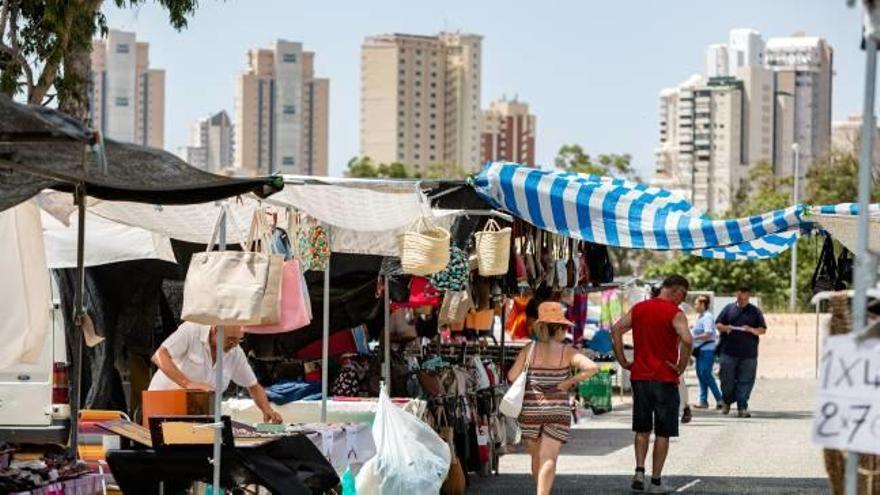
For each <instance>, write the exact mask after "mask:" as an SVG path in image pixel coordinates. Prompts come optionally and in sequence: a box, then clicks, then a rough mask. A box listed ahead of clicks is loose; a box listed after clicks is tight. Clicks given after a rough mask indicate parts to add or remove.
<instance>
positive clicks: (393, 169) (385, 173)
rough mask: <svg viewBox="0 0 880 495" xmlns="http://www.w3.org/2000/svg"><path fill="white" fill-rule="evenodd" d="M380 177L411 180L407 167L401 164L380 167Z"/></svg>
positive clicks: (395, 163)
mask: <svg viewBox="0 0 880 495" xmlns="http://www.w3.org/2000/svg"><path fill="white" fill-rule="evenodd" d="M379 177H386V178H389V179H408V178H410V175H409V172H407V170H406V165H404V164H402V163H400V162H394V163H391V164H389V165H385V164H382V165H379Z"/></svg>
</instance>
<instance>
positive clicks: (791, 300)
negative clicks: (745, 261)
mask: <svg viewBox="0 0 880 495" xmlns="http://www.w3.org/2000/svg"><path fill="white" fill-rule="evenodd" d="M791 151H792V152H793V153H794V194H793V195H792V196H793V197H794V204H795V206H797V204H798V201H800V192H801V185H800V184H801V182H800V176H801V167H800V161H801V160H800V158H801V152H800V146H799V145H798V144H797V143H794V144H792V145H791ZM797 258H798V256H797V238H795V242H794V244H792V245H791V282H790V284H791V285H790V287H789V294H788V310H789V311H790V312H792V313H794V311H795V308H797V263H798V261H797Z"/></svg>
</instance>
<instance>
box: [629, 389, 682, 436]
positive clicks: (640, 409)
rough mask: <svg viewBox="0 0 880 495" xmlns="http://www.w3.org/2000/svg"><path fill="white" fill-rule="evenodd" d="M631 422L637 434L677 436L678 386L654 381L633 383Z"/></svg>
mask: <svg viewBox="0 0 880 495" xmlns="http://www.w3.org/2000/svg"><path fill="white" fill-rule="evenodd" d="M632 390H633V422H632V429H633V431H635V432H637V433H650V432H651V431H653V432H654V434H655V435H656V436H658V437H667V438H668V437H677V436H678V406H679V401H680V399H679V397H678V384H676V383H669V382H655V381H642V380H638V381H633V382H632Z"/></svg>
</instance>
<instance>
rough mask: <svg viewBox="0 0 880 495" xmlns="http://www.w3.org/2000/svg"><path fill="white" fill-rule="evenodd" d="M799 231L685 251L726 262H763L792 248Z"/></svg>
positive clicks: (799, 233)
mask: <svg viewBox="0 0 880 495" xmlns="http://www.w3.org/2000/svg"><path fill="white" fill-rule="evenodd" d="M800 235H801V232H800V231H799V230H790V231H788V232H781V233H779V234H767V235H765V236H763V237H759V238H758V239H755V240H754V241H747V242H741V243H739V244H733V245H730V246H720V247H714V248H704V249H697V250H695V251H685V252H687V253H688V254H692V255H694V256H700V257H703V258H713V259H718V260H727V261H741V260H749V261H754V260H763V259H767V258H773V257H776V256H778V255H779V254H780V253H783V252H785V250H786V249H789V248H790V247H791V246H793V245H794V244H795V243H796V242H797V241H798V238H799V237H800Z"/></svg>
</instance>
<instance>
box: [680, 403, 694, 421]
mask: <svg viewBox="0 0 880 495" xmlns="http://www.w3.org/2000/svg"><path fill="white" fill-rule="evenodd" d="M692 419H694V414H693V412H692V411H691V408H690V407H685V408H684V411H682V413H681V424H683V425H686V424H688V423H690V422H691V420H692Z"/></svg>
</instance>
